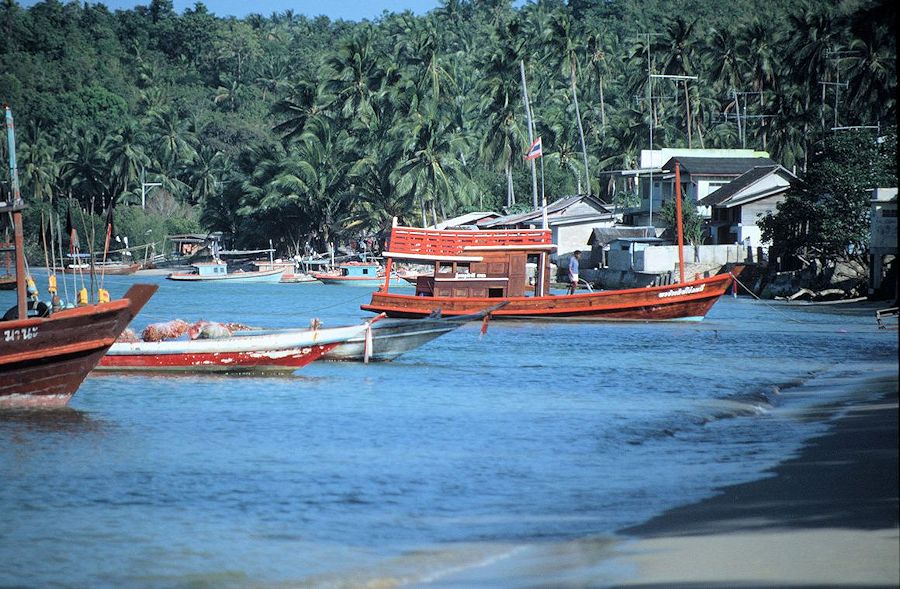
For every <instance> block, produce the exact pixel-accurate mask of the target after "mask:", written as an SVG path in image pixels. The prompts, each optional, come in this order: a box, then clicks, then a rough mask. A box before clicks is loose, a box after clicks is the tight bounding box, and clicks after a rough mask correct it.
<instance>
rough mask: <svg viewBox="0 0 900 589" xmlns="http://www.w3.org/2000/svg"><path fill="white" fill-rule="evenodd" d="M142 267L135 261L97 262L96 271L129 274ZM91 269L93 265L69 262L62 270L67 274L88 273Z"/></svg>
mask: <svg viewBox="0 0 900 589" xmlns="http://www.w3.org/2000/svg"><path fill="white" fill-rule="evenodd" d="M140 269H141V265H140V264H138V263H136V262H134V263H128V262H95V263H94V273H96V274H110V275H127V274H134V273H135V272H137V271H138V270H140ZM90 271H91V265H90V264H88V263H83V262H79V263H76V264H67V265H66V266H65V268H63V269H62V272H64V273H66V274H87V273H89V272H90Z"/></svg>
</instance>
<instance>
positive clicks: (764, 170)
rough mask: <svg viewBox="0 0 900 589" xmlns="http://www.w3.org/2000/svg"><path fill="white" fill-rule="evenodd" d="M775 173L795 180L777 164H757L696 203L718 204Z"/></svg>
mask: <svg viewBox="0 0 900 589" xmlns="http://www.w3.org/2000/svg"><path fill="white" fill-rule="evenodd" d="M775 173H781V174H784V175H787V176H788V177H790V178H793V179H795V180H796V177H795V176H794V175H793V174H791V173H790V172H788V171H787V170H786V169H785V168H783V167H782V166H779V165H778V164H775V165H771V166H758V167H755V168H753V169H751V170H749V171H747V172H745V173H744V174H742V175H741V176H739V177H737V178H735V179H734V180H732V181H731V182H729V183H728V184H726V185H725V186H722V187H721V188H719V189H718V190H716V191H715V192H713V193H712V194H710V195H708V196H706V197H705V198H702V199H700V201H699V202H698V203H697V204H699V205H702V206H706V207H709V206H716V205H720V204H722V203H724V202H725V201H726V200H728V199H730V198H733V197H734V196H735V195H737V194H738V193H739V192H741V191H742V190H745V189H747V188H748V187H750V186H752V185H753V184H755V183H756V182H759V181H760V180H762V179H763V178H766V177H767V176H769V175H771V174H775ZM768 192H771V191H767V192H766V193H764V194H762V196H765V194H768Z"/></svg>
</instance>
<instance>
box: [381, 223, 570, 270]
mask: <svg viewBox="0 0 900 589" xmlns="http://www.w3.org/2000/svg"><path fill="white" fill-rule="evenodd" d="M555 247H556V246H555V245H554V244H553V242H552V233H551V231H550V230H549V229H503V230H480V231H466V230H462V231H453V230H446V229H443V230H441V229H421V228H418V227H393V228H392V229H391V239H390V242H389V248H390V251H386V252H382V256H384V257H386V258H403V259H411V260H439V261H451V260H452V261H458V262H479V261H481V259H482V256H477V255H466V253H467V252H473V251H485V250H504V249H509V250H551V249H553V248H555Z"/></svg>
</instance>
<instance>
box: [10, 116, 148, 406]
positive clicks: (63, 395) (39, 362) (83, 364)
mask: <svg viewBox="0 0 900 589" xmlns="http://www.w3.org/2000/svg"><path fill="white" fill-rule="evenodd" d="M6 127H7V137H8V143H9V159H10V172H11V178H12V180H11V182H10V186H11V189H12V190H11V192H12V195H13V199H12V202H5V201H4V202H0V216H2V217H3V218H7V215H8V214H10V215H9V217H10V218H11V220H12V225H13V228H14V233H15V240H14V249H15V269H16V273H15V276H16V290H17V296H16V299H17V300H16V305H15V306H14V307H13V308H12V309H10V310H9V311H7V312H6V314H5V315H4V317H3V319H2V320H0V408H10V407H62V406H64V405H65V404H66V403H68V402H69V399H71V398H72V396H73V395H74V394H75V392H76V391H77V390H78V387H79V386H80V385H81V383H82V381H83V380H84V377H85V376H87V374H88V372H90V371H91V369H93V368H94V366H95V365H96V364H97V362H99V361H100V358H102V357H103V354H105V353H106V351H107V349H109V347H110V346H111V345H112V344H113V342H115V340H116V338H117V337H118V336H119V334H121V333H122V331H123V330H124V329H125V327H126V326H127V325H128V323H129V322H131V320H132V319H133V318H134V316H135V315H137V313H138V312H139V311H140V310H141V308H142V307H143V306H144V304H146V303H147V301H148V300H149V299H150V297H151V296H152V295H153V293H154V292H155V291H156V288H157V287H156V285H152V284H136V285H133V286H132V287H131V288H130V289H129V290H128V292H127V293H125V296H124V297H123V298H121V299H118V300H113V301H110V302H106V303H98V304H95V305H84V306H81V307H76V308H73V309H66V310H63V311H56V312H52V313H51V312H50V309H48V307H47V305H46V304H45V303H43V302H37V301H28V300H27V296H26V295H27V282H26V275H25V254H24V251H23V242H24V238H23V229H22V210H23V209H24V208H25V204H24V202H23V201H22V198H21V197H20V195H19V183H18V174H17V172H16V165H15V148H14V145H15V142H14V132H13V123H12V114H11V112H10V110H9V107H6Z"/></svg>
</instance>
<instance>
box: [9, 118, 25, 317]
mask: <svg viewBox="0 0 900 589" xmlns="http://www.w3.org/2000/svg"><path fill="white" fill-rule="evenodd" d="M4 110H5V111H6V142H7V146H8V151H9V186H10V196H12V218H13V233H14V235H15V237H14V239H15V248H16V306H17V307H18V313H19V319H25V318H27V317H28V306H27V304H26V302H25V290H26V289H25V249H24V248H25V238H24V236H23V232H22V208H23V207H24V206H25V203H24V202H22V195H21V193H20V192H19V171H18V169H17V168H16V132H15V126H14V125H13V116H12V110H10V108H9V105H4Z"/></svg>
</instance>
